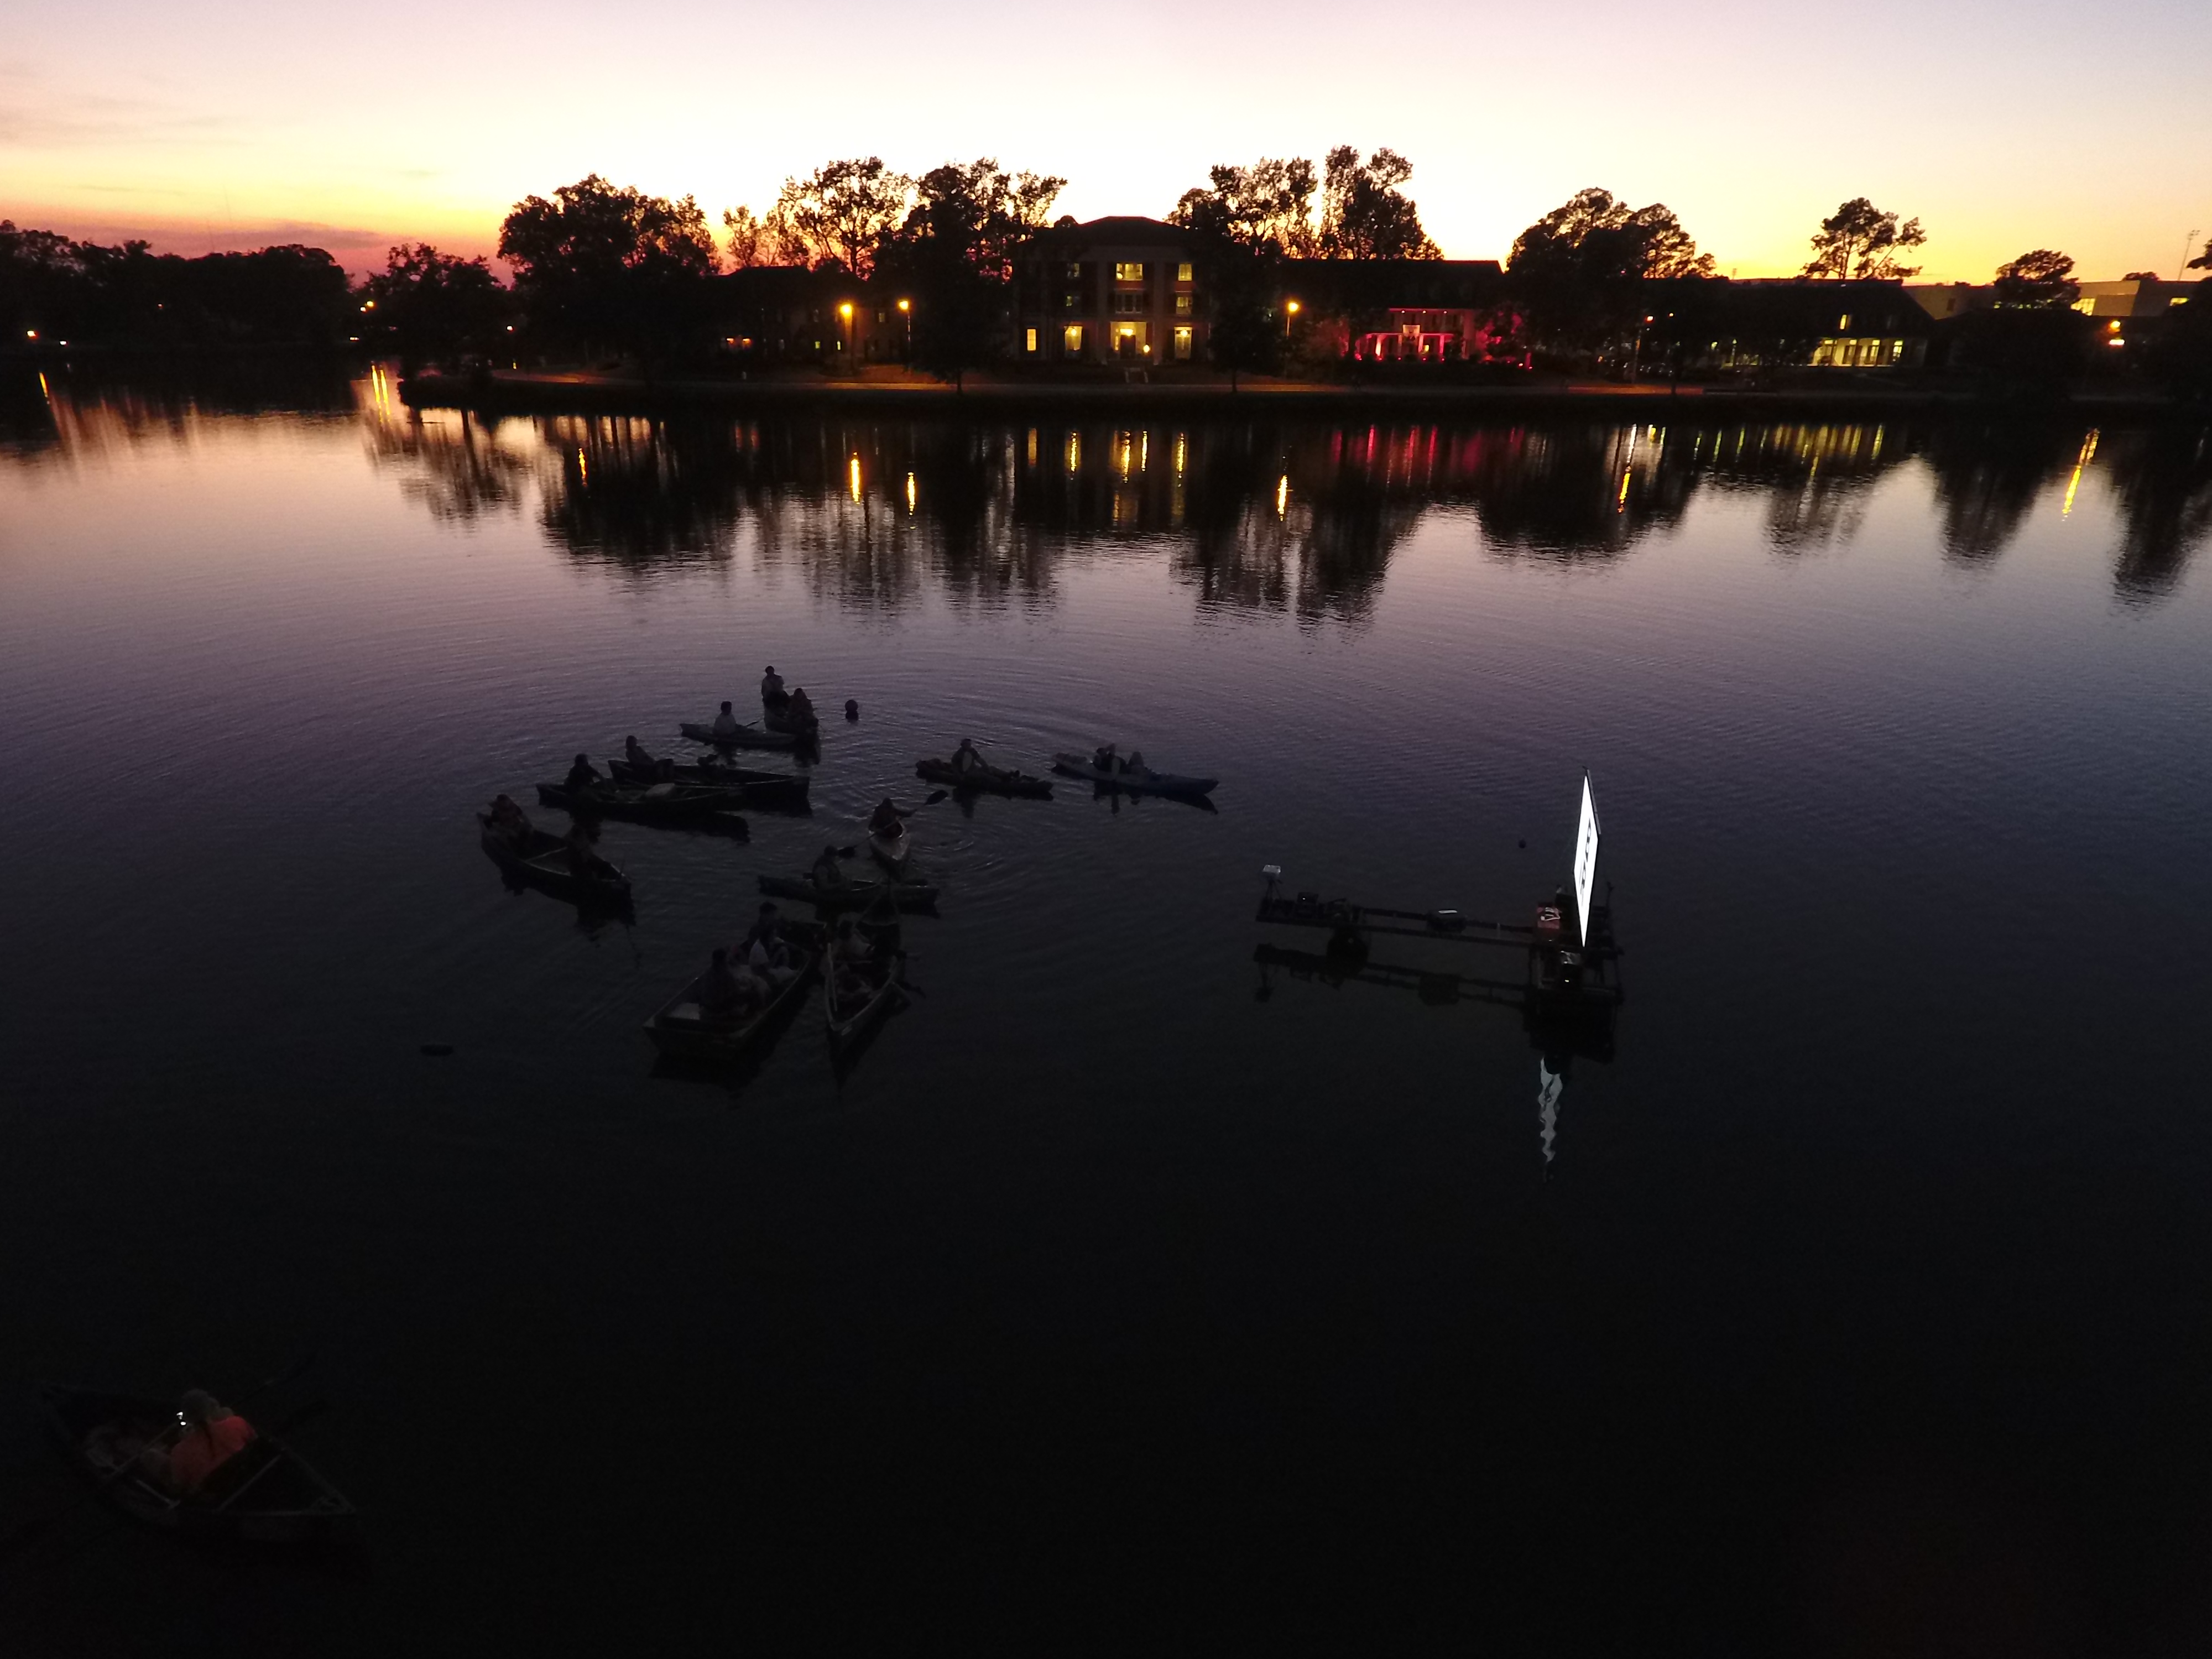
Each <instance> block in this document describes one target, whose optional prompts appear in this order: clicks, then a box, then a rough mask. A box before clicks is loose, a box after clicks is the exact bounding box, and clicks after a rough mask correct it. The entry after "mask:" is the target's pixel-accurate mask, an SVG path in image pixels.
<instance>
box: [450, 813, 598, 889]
mask: <svg viewBox="0 0 2212 1659" xmlns="http://www.w3.org/2000/svg"><path fill="white" fill-rule="evenodd" d="M477 827H478V831H479V836H478V838H479V839H480V840H481V841H482V842H483V849H484V851H485V852H487V853H489V854H491V856H492V858H493V859H494V860H495V861H496V862H497V864H498V865H499V867H500V868H501V869H502V870H504V871H506V872H507V874H509V875H510V876H512V877H513V878H514V879H515V880H517V881H520V882H525V883H527V884H529V885H530V886H532V887H535V888H537V889H538V890H539V891H541V892H546V893H551V894H553V895H554V896H556V897H558V898H564V899H571V900H574V901H576V902H599V903H602V904H627V903H629V877H627V876H625V875H623V872H621V871H619V870H617V868H615V866H613V865H611V864H610V863H608V862H607V861H606V860H605V859H603V858H601V857H599V854H596V853H594V854H592V862H591V866H590V868H589V869H588V870H586V871H582V872H579V871H577V870H575V869H573V868H571V867H570V866H569V863H568V842H565V841H563V840H562V839H561V837H560V836H556V835H554V834H552V833H551V832H550V831H549V830H544V829H532V830H531V831H530V832H529V833H528V835H527V836H525V837H524V839H523V840H522V842H520V844H518V843H516V842H512V841H509V840H508V839H507V837H506V836H502V835H501V834H500V833H499V832H498V831H497V830H495V829H493V828H492V827H491V817H490V815H489V813H484V812H479V813H477Z"/></svg>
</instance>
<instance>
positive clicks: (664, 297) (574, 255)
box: [499, 173, 715, 356]
mask: <svg viewBox="0 0 2212 1659" xmlns="http://www.w3.org/2000/svg"><path fill="white" fill-rule="evenodd" d="M553 196H554V199H553V200H552V201H550V202H549V201H547V200H545V199H544V197H538V196H531V197H525V198H524V199H523V200H522V201H520V202H518V203H516V204H515V206H514V210H513V212H512V213H510V214H508V215H507V222H505V223H504V224H502V225H501V227H500V231H499V253H500V257H501V258H503V259H505V260H506V261H507V263H508V264H510V265H512V266H513V268H514V287H515V293H516V295H517V297H518V298H519V299H520V301H522V304H523V307H524V310H525V312H526V314H527V316H528V318H529V319H530V322H531V324H532V326H533V327H535V328H538V329H541V330H543V331H545V332H546V333H548V334H550V335H551V336H553V337H557V338H560V339H562V340H564V341H566V342H568V343H572V344H576V345H582V346H586V347H593V346H601V345H612V346H617V347H619V348H622V349H628V350H633V351H637V352H639V353H641V354H644V355H647V356H649V355H651V354H652V353H653V352H655V351H659V350H665V349H669V348H670V347H671V346H674V345H676V344H677V343H678V341H679V340H680V339H681V338H682V337H684V335H686V334H689V333H691V332H694V331H696V330H697V328H698V327H699V326H700V325H701V319H702V316H703V312H704V306H705V298H706V278H707V277H708V276H711V275H712V274H713V273H714V268H715V252H714V235H713V234H712V233H711V232H710V231H709V230H708V228H707V216H706V215H705V214H703V213H702V212H701V211H700V210H699V204H697V203H696V202H695V201H693V200H692V199H691V197H689V196H686V197H684V199H683V200H681V201H680V202H671V201H670V200H668V199H667V198H666V197H660V196H647V195H646V194H645V193H644V192H643V191H638V190H635V189H632V188H629V187H628V186H617V185H611V184H609V183H608V182H607V181H606V180H605V179H602V178H600V177H599V174H598V173H592V174H590V175H589V176H587V177H586V178H583V179H578V180H577V181H576V182H575V183H574V184H573V185H562V186H561V188H560V189H558V190H556V191H554V192H553Z"/></svg>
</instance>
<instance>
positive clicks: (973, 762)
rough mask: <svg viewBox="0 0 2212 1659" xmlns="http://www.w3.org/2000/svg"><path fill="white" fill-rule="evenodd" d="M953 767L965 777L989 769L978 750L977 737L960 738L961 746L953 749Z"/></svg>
mask: <svg viewBox="0 0 2212 1659" xmlns="http://www.w3.org/2000/svg"><path fill="white" fill-rule="evenodd" d="M952 769H953V770H954V771H956V772H957V773H959V774H960V775H962V776H963V777H969V776H973V775H975V774H976V773H978V772H981V771H984V770H986V767H985V764H984V761H983V757H982V756H981V755H980V754H978V753H977V752H976V750H975V738H961V739H960V746H959V747H958V748H957V749H956V750H953V751H952Z"/></svg>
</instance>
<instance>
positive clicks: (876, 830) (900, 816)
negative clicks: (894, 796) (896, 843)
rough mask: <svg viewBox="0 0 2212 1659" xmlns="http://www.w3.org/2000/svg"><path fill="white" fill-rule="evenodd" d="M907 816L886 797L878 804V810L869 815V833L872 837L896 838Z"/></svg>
mask: <svg viewBox="0 0 2212 1659" xmlns="http://www.w3.org/2000/svg"><path fill="white" fill-rule="evenodd" d="M905 820H906V814H905V813H903V812H902V811H899V810H898V808H897V807H896V806H895V805H892V804H891V798H890V796H889V795H885V796H884V798H883V799H881V800H879V801H878V802H877V803H876V810H875V811H873V812H872V813H870V814H869V815H868V833H869V834H870V835H872V836H896V834H898V832H899V829H900V826H901V825H902V823H904V822H905Z"/></svg>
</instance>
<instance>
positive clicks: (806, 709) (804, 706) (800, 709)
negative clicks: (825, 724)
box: [785, 685, 815, 726]
mask: <svg viewBox="0 0 2212 1659" xmlns="http://www.w3.org/2000/svg"><path fill="white" fill-rule="evenodd" d="M785 713H786V714H788V715H789V716H790V717H791V723H792V724H793V726H812V725H814V724H815V719H814V700H813V699H812V698H811V697H810V696H807V695H806V688H805V686H803V685H801V686H798V687H795V688H794V689H793V691H792V694H791V701H790V702H789V703H788V705H787V707H786V708H785Z"/></svg>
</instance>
